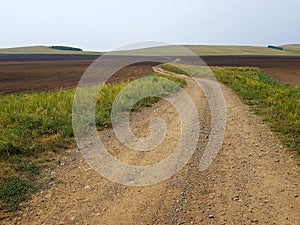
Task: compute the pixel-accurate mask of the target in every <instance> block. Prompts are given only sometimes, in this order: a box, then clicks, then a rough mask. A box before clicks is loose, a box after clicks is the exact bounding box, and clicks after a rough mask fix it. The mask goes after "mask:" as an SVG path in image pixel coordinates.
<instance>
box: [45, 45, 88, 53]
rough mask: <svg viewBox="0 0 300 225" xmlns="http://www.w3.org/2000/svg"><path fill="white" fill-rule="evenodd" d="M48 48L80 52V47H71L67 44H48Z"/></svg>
mask: <svg viewBox="0 0 300 225" xmlns="http://www.w3.org/2000/svg"><path fill="white" fill-rule="evenodd" d="M49 48H52V49H56V50H66V51H77V52H82V49H80V48H73V47H69V46H50V47H49Z"/></svg>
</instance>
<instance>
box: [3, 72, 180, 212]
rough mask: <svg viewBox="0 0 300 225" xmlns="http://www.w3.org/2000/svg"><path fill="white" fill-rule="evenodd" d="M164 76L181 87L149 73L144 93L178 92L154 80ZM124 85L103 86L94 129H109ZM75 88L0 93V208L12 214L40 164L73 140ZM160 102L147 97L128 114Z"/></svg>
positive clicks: (32, 184)
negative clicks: (114, 107)
mask: <svg viewBox="0 0 300 225" xmlns="http://www.w3.org/2000/svg"><path fill="white" fill-rule="evenodd" d="M158 76H160V77H165V78H168V79H170V80H172V81H174V82H176V83H177V84H179V85H180V86H184V85H185V82H184V81H182V80H181V79H178V78H173V77H168V76H163V75H160V74H155V73H153V74H151V79H148V81H147V83H145V85H146V86H145V89H147V85H148V87H150V86H152V85H154V84H155V86H156V87H157V88H158V89H159V91H161V92H162V93H164V94H166V95H168V94H172V93H174V92H176V91H178V89H176V88H173V87H171V86H170V85H169V84H167V82H157V77H158ZM127 84H128V82H124V83H120V84H114V85H105V86H103V88H102V89H101V92H100V95H99V99H98V103H97V106H96V115H95V119H96V125H97V128H98V129H99V130H100V129H103V128H105V127H110V126H111V120H110V113H111V108H112V105H113V102H114V99H115V97H116V96H117V94H118V93H119V92H120V91H121V90H122V89H123V88H124V87H125V86H126V85H127ZM74 94H75V90H60V91H56V92H38V93H32V94H16V95H0V108H1V111H0V165H1V171H0V209H2V210H8V211H11V210H16V209H18V206H19V204H20V202H22V201H23V200H26V199H27V198H28V196H29V195H30V193H32V192H33V191H35V190H36V189H37V188H38V187H39V186H40V185H41V184H40V183H39V181H38V179H37V177H38V175H39V173H40V167H41V166H43V160H44V159H46V157H47V155H51V154H52V155H53V154H55V153H56V152H57V151H58V150H59V149H63V148H66V147H68V146H69V145H70V144H71V143H72V142H73V141H74V139H73V136H74V133H73V128H72V104H73V98H74ZM158 100H159V98H155V97H149V98H145V99H143V100H141V101H140V102H138V103H137V104H136V105H135V107H134V109H133V110H138V109H139V108H141V107H143V106H149V105H151V104H152V103H154V102H156V101H158Z"/></svg>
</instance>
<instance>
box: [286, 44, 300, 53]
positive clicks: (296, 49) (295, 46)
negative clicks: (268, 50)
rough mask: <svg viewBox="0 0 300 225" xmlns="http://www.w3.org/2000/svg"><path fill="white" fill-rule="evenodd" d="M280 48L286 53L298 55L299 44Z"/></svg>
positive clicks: (299, 51)
mask: <svg viewBox="0 0 300 225" xmlns="http://www.w3.org/2000/svg"><path fill="white" fill-rule="evenodd" d="M281 47H282V48H283V49H284V50H286V51H290V52H296V53H299V54H300V44H290V45H282V46H281Z"/></svg>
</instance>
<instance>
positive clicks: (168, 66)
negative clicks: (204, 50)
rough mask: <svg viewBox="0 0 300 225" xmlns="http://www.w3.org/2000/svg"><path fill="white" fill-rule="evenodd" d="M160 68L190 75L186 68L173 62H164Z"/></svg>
mask: <svg viewBox="0 0 300 225" xmlns="http://www.w3.org/2000/svg"><path fill="white" fill-rule="evenodd" d="M160 68H162V69H163V70H166V71H169V72H172V73H176V74H182V75H186V76H189V74H188V73H187V72H185V71H184V70H182V69H180V68H178V67H177V66H174V65H171V64H163V65H161V66H160Z"/></svg>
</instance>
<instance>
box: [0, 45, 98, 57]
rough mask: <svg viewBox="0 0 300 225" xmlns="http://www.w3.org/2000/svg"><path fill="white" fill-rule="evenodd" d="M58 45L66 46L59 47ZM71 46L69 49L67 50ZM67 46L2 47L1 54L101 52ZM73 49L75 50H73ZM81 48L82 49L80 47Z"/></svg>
mask: <svg viewBox="0 0 300 225" xmlns="http://www.w3.org/2000/svg"><path fill="white" fill-rule="evenodd" d="M58 47H65V48H64V49H63V48H61V49H58ZM67 48H69V50H66V49H67ZM67 48H66V46H50V47H48V46H28V47H17V48H3V49H0V54H92V55H93V54H101V53H100V52H86V51H79V49H78V50H77V51H74V49H76V48H72V47H67ZM72 49H73V50H72ZM80 50H81V49H80Z"/></svg>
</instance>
